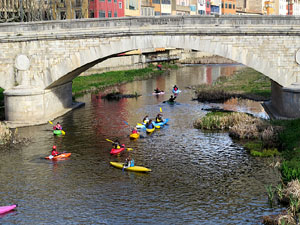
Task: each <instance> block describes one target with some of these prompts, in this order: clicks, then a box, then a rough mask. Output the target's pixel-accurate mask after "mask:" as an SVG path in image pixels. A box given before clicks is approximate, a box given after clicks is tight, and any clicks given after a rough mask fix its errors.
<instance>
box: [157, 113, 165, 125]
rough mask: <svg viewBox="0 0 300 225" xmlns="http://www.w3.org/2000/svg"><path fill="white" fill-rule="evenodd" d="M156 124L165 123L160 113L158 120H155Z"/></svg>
mask: <svg viewBox="0 0 300 225" xmlns="http://www.w3.org/2000/svg"><path fill="white" fill-rule="evenodd" d="M155 122H156V123H160V122H164V120H163V118H162V114H160V113H158V114H157V116H156V118H155Z"/></svg>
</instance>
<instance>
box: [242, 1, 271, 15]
mask: <svg viewBox="0 0 300 225" xmlns="http://www.w3.org/2000/svg"><path fill="white" fill-rule="evenodd" d="M263 1H264V0H236V14H248V15H262V14H264V11H265V10H264V7H265V3H264V2H263ZM268 1H269V0H268Z"/></svg>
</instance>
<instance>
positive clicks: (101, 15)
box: [99, 10, 105, 18]
mask: <svg viewBox="0 0 300 225" xmlns="http://www.w3.org/2000/svg"><path fill="white" fill-rule="evenodd" d="M99 17H101V18H105V11H103V10H100V11H99Z"/></svg>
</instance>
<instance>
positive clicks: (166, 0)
mask: <svg viewBox="0 0 300 225" xmlns="http://www.w3.org/2000/svg"><path fill="white" fill-rule="evenodd" d="M161 3H162V4H171V1H170V0H162V1H161Z"/></svg>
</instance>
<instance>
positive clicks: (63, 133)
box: [48, 120, 66, 135]
mask: <svg viewBox="0 0 300 225" xmlns="http://www.w3.org/2000/svg"><path fill="white" fill-rule="evenodd" d="M48 122H49V123H50V124H51V125H53V123H52V122H51V121H50V120H49V121H48ZM61 133H62V135H65V134H66V132H64V131H63V130H61Z"/></svg>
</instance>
